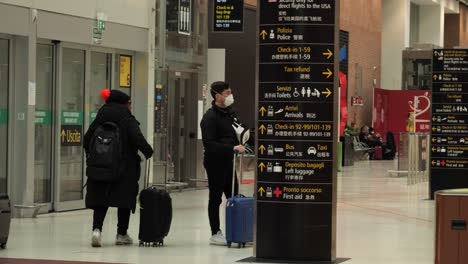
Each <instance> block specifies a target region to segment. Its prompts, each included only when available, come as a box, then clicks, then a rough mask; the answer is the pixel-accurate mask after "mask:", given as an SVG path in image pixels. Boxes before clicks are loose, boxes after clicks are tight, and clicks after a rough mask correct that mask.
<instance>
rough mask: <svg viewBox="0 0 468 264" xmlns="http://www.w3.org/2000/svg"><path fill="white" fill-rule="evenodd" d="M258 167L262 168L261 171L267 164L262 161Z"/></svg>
mask: <svg viewBox="0 0 468 264" xmlns="http://www.w3.org/2000/svg"><path fill="white" fill-rule="evenodd" d="M258 168H259V169H260V172H263V169H265V164H263V162H260V165H258Z"/></svg>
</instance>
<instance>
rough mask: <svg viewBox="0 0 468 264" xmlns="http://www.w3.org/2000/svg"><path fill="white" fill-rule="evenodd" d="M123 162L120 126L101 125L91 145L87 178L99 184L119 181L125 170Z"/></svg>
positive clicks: (111, 123) (87, 163) (107, 123)
mask: <svg viewBox="0 0 468 264" xmlns="http://www.w3.org/2000/svg"><path fill="white" fill-rule="evenodd" d="M123 161H124V159H123V148H122V138H121V133H120V128H119V126H118V124H116V123H114V122H105V123H102V124H100V125H99V126H98V127H97V128H96V130H95V131H94V133H93V137H92V138H91V141H90V144H89V148H88V153H87V156H86V165H87V167H86V176H88V178H89V179H91V180H93V181H97V182H105V183H111V182H115V181H118V180H119V178H120V175H121V174H122V171H123V169H124V162H123Z"/></svg>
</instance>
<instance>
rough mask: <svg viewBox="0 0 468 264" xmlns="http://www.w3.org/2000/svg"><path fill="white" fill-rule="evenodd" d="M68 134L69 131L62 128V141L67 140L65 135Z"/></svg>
mask: <svg viewBox="0 0 468 264" xmlns="http://www.w3.org/2000/svg"><path fill="white" fill-rule="evenodd" d="M66 135H67V133H65V130H64V129H62V142H65V136H66Z"/></svg>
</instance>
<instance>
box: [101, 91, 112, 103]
mask: <svg viewBox="0 0 468 264" xmlns="http://www.w3.org/2000/svg"><path fill="white" fill-rule="evenodd" d="M109 96H110V90H109V89H107V88H106V89H102V90H101V98H102V99H103V100H104V101H107V99H109Z"/></svg>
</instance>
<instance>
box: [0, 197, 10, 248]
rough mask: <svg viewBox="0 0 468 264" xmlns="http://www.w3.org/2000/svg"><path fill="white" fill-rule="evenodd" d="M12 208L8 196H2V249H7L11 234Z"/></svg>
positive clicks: (0, 217)
mask: <svg viewBox="0 0 468 264" xmlns="http://www.w3.org/2000/svg"><path fill="white" fill-rule="evenodd" d="M10 222H11V206H10V200H9V198H8V195H6V194H0V247H1V248H2V249H5V248H6V244H7V242H8V234H9V233H10Z"/></svg>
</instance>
